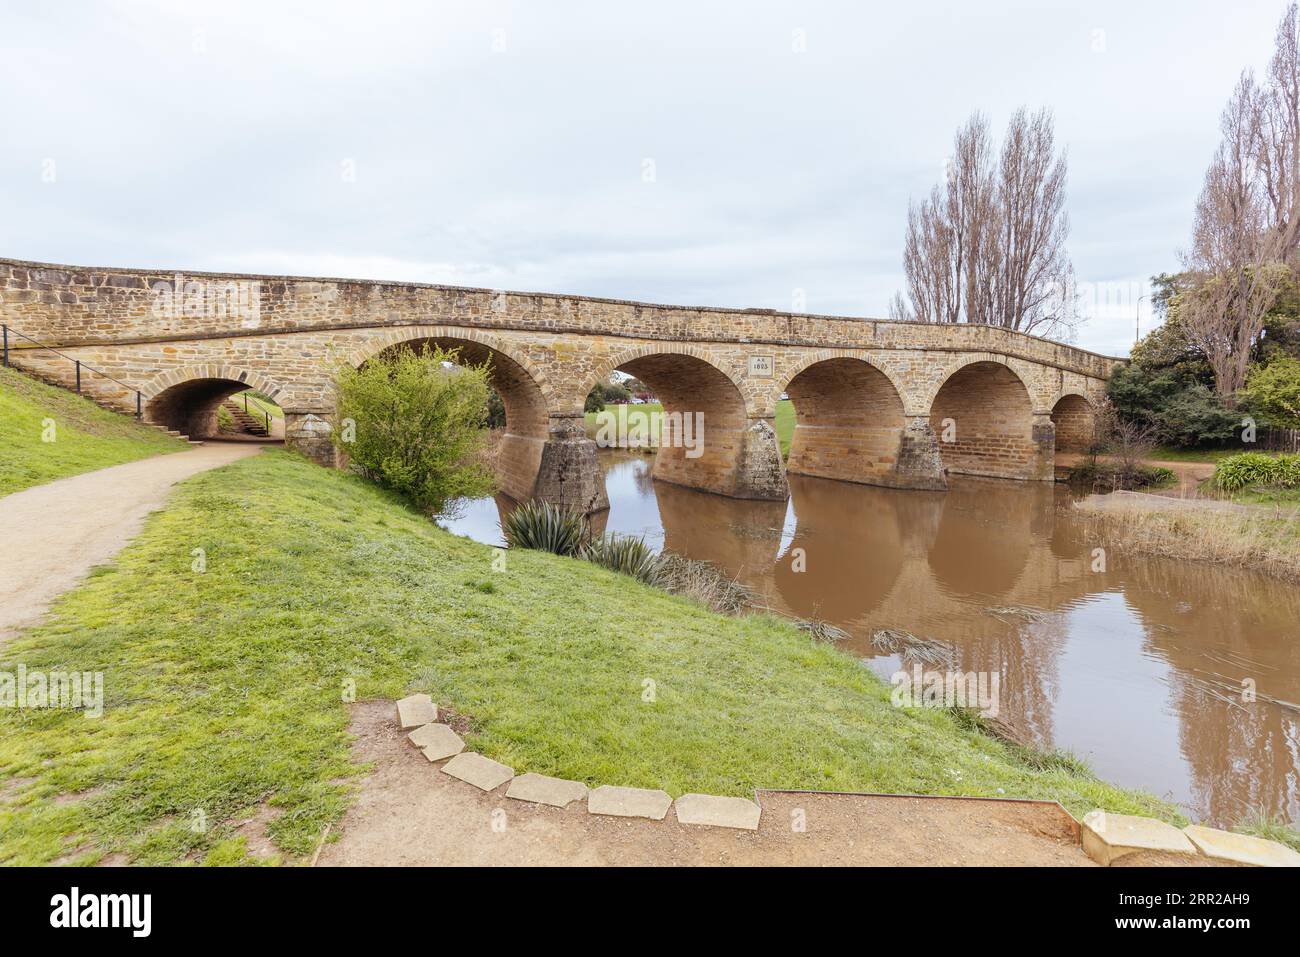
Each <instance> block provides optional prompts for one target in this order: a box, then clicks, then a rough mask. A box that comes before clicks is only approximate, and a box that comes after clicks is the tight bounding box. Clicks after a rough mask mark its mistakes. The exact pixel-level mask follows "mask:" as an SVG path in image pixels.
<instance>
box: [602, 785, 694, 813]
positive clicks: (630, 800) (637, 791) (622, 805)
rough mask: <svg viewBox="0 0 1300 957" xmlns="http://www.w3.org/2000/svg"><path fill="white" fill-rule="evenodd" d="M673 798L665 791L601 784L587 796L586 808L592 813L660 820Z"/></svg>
mask: <svg viewBox="0 0 1300 957" xmlns="http://www.w3.org/2000/svg"><path fill="white" fill-rule="evenodd" d="M672 803H673V799H672V798H671V797H670V796H669V795H668V793H667V792H666V791H650V790H646V789H645V788H619V787H614V786H612V785H609V784H602V785H601V786H600V787H598V788H596V790H594V791H592V792H591V794H589V795H588V796H587V810H588V811H590V812H591V813H592V814H609V815H612V816H613V817H648V818H650V819H651V820H652V821H662V820H663V819H664V817H665V816H666V815H667V814H668V807H669V805H671V804H672Z"/></svg>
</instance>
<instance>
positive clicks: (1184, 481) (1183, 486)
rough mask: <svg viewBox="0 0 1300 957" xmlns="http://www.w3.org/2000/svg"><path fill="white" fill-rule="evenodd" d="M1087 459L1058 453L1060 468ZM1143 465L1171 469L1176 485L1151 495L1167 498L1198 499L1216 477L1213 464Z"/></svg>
mask: <svg viewBox="0 0 1300 957" xmlns="http://www.w3.org/2000/svg"><path fill="white" fill-rule="evenodd" d="M1087 458H1088V456H1086V455H1080V454H1078V453H1075V452H1058V453H1056V464H1057V466H1058V467H1059V468H1075V467H1077V466H1078V465H1080V464H1081V463H1082V462H1084V461H1085V460H1086V459H1087ZM1100 459H1101V460H1102V461H1114V459H1113V458H1112V457H1111V456H1108V455H1103V456H1100ZM1142 464H1143V465H1148V466H1150V467H1152V468H1165V469H1169V471H1171V472H1173V473H1174V475H1175V476H1176V477H1177V478H1178V483H1177V484H1176V485H1171V486H1169V488H1165V489H1157V490H1155V491H1153V492H1151V493H1150V494H1152V495H1161V496H1165V497H1167V498H1198V497H1199V496H1200V485H1201V483H1202V482H1204V481H1205V480H1206V479H1208V478H1212V477H1213V476H1214V463H1213V462H1165V461H1161V460H1158V459H1152V460H1150V461H1145V460H1144V461H1143V462H1142Z"/></svg>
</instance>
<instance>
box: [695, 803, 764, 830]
mask: <svg viewBox="0 0 1300 957" xmlns="http://www.w3.org/2000/svg"><path fill="white" fill-rule="evenodd" d="M674 807H676V809H677V821H678V823H680V824H705V825H708V826H709V827H734V828H738V829H740V830H742V831H757V830H758V818H759V815H760V814H761V813H762V811H761V809H760V808H759V806H758V805H757V804H755V803H754V802H753V801H747V800H745V799H744V798H738V797H714V796H713V795H711V794H683V795H682V796H681V797H679V798H678V799H677V801H676V803H675V804H674Z"/></svg>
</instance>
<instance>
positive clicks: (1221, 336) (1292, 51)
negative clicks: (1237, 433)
mask: <svg viewBox="0 0 1300 957" xmlns="http://www.w3.org/2000/svg"><path fill="white" fill-rule="evenodd" d="M1298 31H1300V22H1298V18H1297V11H1296V5H1295V4H1292V5H1291V6H1290V7H1289V8H1288V9H1287V12H1286V15H1285V16H1284V17H1283V18H1282V22H1281V24H1279V26H1278V31H1277V42H1276V47H1275V50H1274V54H1273V59H1272V61H1271V63H1270V64H1269V71H1268V77H1267V80H1266V81H1265V84H1264V85H1263V86H1262V87H1261V86H1259V85H1258V84H1256V82H1255V79H1254V76H1253V75H1252V74H1251V72H1250V71H1246V72H1244V73H1243V74H1242V76H1241V79H1240V80H1238V82H1237V87H1236V89H1235V90H1234V91H1233V94H1232V97H1231V99H1230V100H1229V101H1228V105H1227V107H1226V108H1225V109H1224V111H1223V116H1222V118H1221V120H1220V128H1221V130H1222V134H1223V139H1222V141H1221V142H1220V144H1219V147H1218V149H1217V150H1216V151H1215V154H1214V158H1213V159H1212V160H1211V162H1210V167H1209V169H1208V170H1207V171H1206V174H1205V184H1204V186H1203V187H1202V189H1201V195H1200V197H1199V199H1198V200H1197V203H1196V213H1195V218H1194V221H1193V227H1192V242H1191V247H1190V248H1189V249H1188V250H1187V251H1186V252H1185V253H1184V254H1183V264H1184V266H1185V268H1186V269H1187V271H1188V272H1189V273H1190V274H1191V276H1192V288H1191V289H1190V291H1189V292H1187V293H1186V294H1185V295H1183V296H1180V297H1179V301H1178V307H1179V315H1180V318H1181V320H1182V322H1183V325H1184V327H1185V329H1186V334H1187V338H1188V340H1189V341H1190V342H1191V343H1192V344H1193V345H1195V346H1196V347H1197V348H1199V349H1200V350H1201V351H1202V352H1204V353H1205V356H1206V359H1207V360H1208V361H1209V363H1210V367H1211V369H1212V370H1213V371H1214V381H1215V390H1216V391H1217V392H1218V394H1219V395H1221V396H1224V397H1228V396H1231V395H1233V394H1234V393H1236V392H1237V390H1239V389H1240V388H1241V387H1242V386H1244V385H1245V383H1246V371H1247V367H1248V366H1249V363H1250V355H1251V350H1252V347H1253V346H1254V344H1255V342H1256V340H1257V339H1258V338H1259V336H1260V334H1261V333H1262V331H1263V328H1264V317H1265V315H1266V313H1267V312H1268V310H1269V309H1270V308H1271V307H1272V305H1273V303H1274V301H1275V300H1276V298H1277V293H1278V290H1279V289H1280V287H1281V285H1282V284H1283V283H1284V282H1285V281H1286V279H1287V278H1288V276H1290V275H1291V273H1292V271H1293V270H1294V269H1295V267H1296V265H1297V240H1298V239H1300V153H1298V150H1300V32H1298Z"/></svg>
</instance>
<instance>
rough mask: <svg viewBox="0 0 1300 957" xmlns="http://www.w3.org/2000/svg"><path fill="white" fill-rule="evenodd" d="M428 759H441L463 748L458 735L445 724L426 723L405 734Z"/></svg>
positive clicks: (463, 744) (457, 752)
mask: <svg viewBox="0 0 1300 957" xmlns="http://www.w3.org/2000/svg"><path fill="white" fill-rule="evenodd" d="M406 737H407V738H408V739H409V740H410V742H411V743H412V744H413V745H415V746H416V747H417V748H419V749H420V750H422V751H423V752H424V756H425V757H426V758H428V759H429V760H430V761H441V760H442V759H443V758H449V757H451V756H452V755H453V754H460V753H461V752H462V751H464V750H465V742H464V741H462V740H461V737H460V735H458V734H457V733H456V732H455V731H453V730H451V728H449V727H447V726H446V725H445V724H426V725H422V726H421V727H418V728H416V729H415V730H414V731H412V732H411V733H410V734H408V735H407V736H406Z"/></svg>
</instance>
